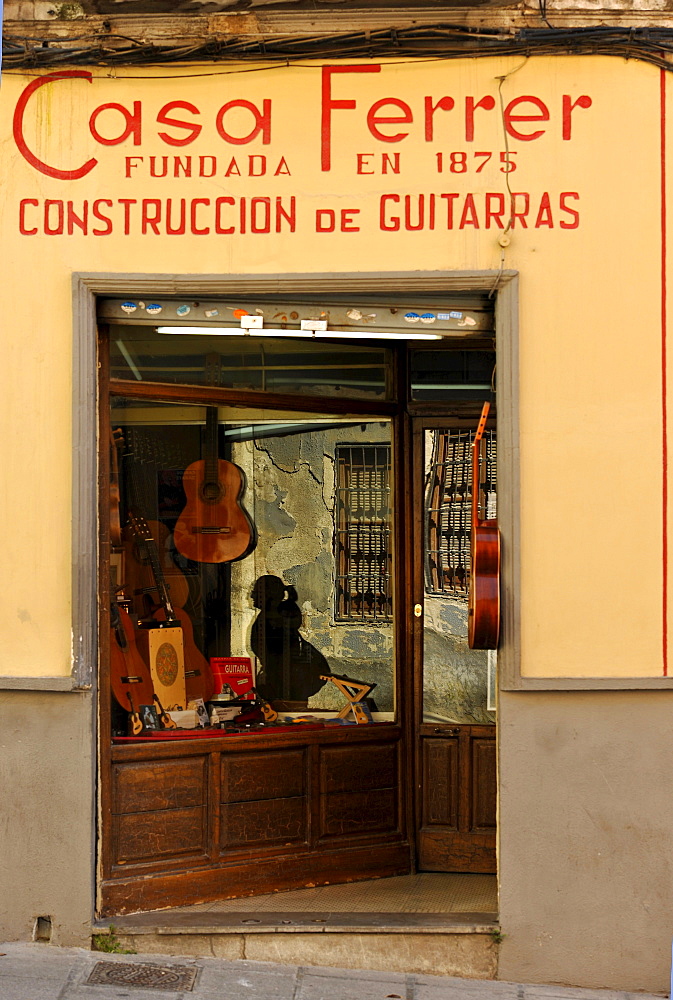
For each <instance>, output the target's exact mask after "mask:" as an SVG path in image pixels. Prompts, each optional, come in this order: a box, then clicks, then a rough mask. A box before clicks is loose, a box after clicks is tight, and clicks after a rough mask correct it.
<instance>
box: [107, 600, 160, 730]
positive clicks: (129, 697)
mask: <svg viewBox="0 0 673 1000" xmlns="http://www.w3.org/2000/svg"><path fill="white" fill-rule="evenodd" d="M115 619H116V624H115ZM110 633H111V634H110V681H111V684H112V693H113V694H114V696H115V698H116V699H117V701H118V702H119V704H120V705H121V707H122V708H123V709H124V710H125V711H127V712H131V713H133V714H137V712H138V707H139V706H140V705H152V704H153V701H154V686H153V684H152V678H151V676H150V672H149V670H148V668H147V666H146V664H145V661H144V660H143V658H142V656H141V655H140V650H139V649H138V647H137V645H136V637H135V629H134V628H133V622H132V621H131V618H130V616H129V615H128V614H127V613H126V611H124V609H123V608H119V607H117V608H115V606H114V605H113V608H112V628H111V629H110Z"/></svg>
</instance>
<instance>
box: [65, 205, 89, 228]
mask: <svg viewBox="0 0 673 1000" xmlns="http://www.w3.org/2000/svg"><path fill="white" fill-rule="evenodd" d="M66 208H67V227H68V236H72V234H73V233H74V231H75V226H77V228H78V229H80V230H81V231H82V232H83V233H84V235H85V236H86V234H87V231H88V228H89V202H88V201H85V202H83V203H82V215H81V218H80V216H79V215H76V214H75V208H74V206H73V203H72V202H71V201H69V202H68V203H67V205H66Z"/></svg>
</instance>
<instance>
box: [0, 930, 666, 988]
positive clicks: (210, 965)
mask: <svg viewBox="0 0 673 1000" xmlns="http://www.w3.org/2000/svg"><path fill="white" fill-rule="evenodd" d="M98 963H102V965H100V966H99V965H98ZM135 966H140V967H141V968H140V969H137V968H136V969H134V968H133V967H135ZM129 974H130V975H131V977H138V978H139V979H140V982H141V983H143V984H144V985H138V984H137V983H134V982H133V980H132V978H130V977H129ZM106 976H107V977H109V978H108V981H107V982H103V983H102V984H101V983H98V984H92V983H90V982H87V980H89V979H90V978H91V977H94V978H98V979H101V978H103V979H105V977H106ZM180 976H182V977H184V978H183V981H182V982H179V981H178V978H179V977H180ZM147 977H153V978H154V981H155V983H156V982H157V977H158V982H160V983H161V982H162V981H163V984H164V985H163V986H162V987H161V988H158V987H157V986H156V985H154V986H149V985H147V983H148V978H147ZM125 980H126V981H125ZM121 998H123V1000H654V997H653V996H652V994H645V993H623V992H617V991H614V990H581V989H568V988H565V987H562V986H524V985H520V984H518V983H501V982H493V981H491V980H483V979H453V978H448V977H444V976H425V975H416V974H414V975H404V974H401V973H393V972H362V971H354V970H349V969H327V968H313V967H308V966H295V965H273V964H271V963H267V962H228V961H224V960H222V959H216V958H179V957H170V958H167V957H166V956H164V955H161V956H158V955H110V954H105V953H103V952H95V951H85V950H84V949H83V948H55V947H51V946H50V945H47V944H21V943H19V944H16V943H12V944H4V945H2V944H0V1000H121ZM659 1000H660V998H659Z"/></svg>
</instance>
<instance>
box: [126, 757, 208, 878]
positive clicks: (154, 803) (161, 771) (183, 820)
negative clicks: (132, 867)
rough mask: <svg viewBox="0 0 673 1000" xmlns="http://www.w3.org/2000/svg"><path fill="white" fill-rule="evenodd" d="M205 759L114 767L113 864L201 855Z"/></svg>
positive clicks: (205, 819) (205, 826) (204, 840)
mask: <svg viewBox="0 0 673 1000" xmlns="http://www.w3.org/2000/svg"><path fill="white" fill-rule="evenodd" d="M207 763H208V758H207V757H206V756H201V757H196V758H190V759H188V760H183V759H181V758H175V759H173V760H166V761H162V762H157V761H154V762H147V763H130V764H121V765H120V764H116V765H115V766H114V770H113V796H112V815H113V831H114V834H113V842H114V864H115V865H124V864H129V863H136V864H137V863H139V862H144V863H145V864H152V863H153V862H156V861H162V860H165V859H167V858H177V857H183V856H185V855H187V856H191V857H192V858H194V859H203V858H205V857H207V850H208V825H209V824H208V809H207V803H208V794H207Z"/></svg>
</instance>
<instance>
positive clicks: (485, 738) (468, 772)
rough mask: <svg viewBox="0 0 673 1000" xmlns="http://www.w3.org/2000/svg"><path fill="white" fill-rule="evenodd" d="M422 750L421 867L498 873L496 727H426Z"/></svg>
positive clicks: (428, 869) (450, 870) (422, 732)
mask: <svg viewBox="0 0 673 1000" xmlns="http://www.w3.org/2000/svg"><path fill="white" fill-rule="evenodd" d="M430 733H432V735H429V734H430ZM426 734H427V735H426ZM420 744H421V745H420V754H421V762H422V763H421V774H422V782H421V790H420V792H421V796H420V818H421V823H420V829H419V832H418V867H419V868H420V869H421V871H441V872H495V870H496V860H495V818H496V766H495V746H496V744H495V726H450V727H449V726H446V727H442V726H436V727H434V728H431V727H430V726H423V727H421V736H420Z"/></svg>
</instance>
